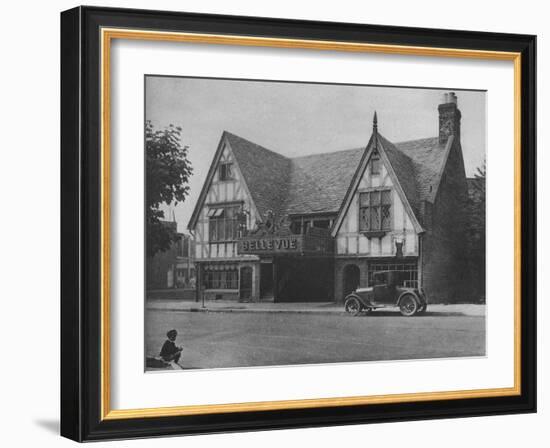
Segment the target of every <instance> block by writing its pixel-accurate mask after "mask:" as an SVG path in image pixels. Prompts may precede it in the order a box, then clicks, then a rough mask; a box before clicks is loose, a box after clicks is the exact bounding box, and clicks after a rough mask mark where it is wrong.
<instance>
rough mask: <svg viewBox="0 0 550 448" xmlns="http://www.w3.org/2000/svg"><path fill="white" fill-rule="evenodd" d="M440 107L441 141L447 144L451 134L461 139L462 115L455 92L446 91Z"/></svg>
mask: <svg viewBox="0 0 550 448" xmlns="http://www.w3.org/2000/svg"><path fill="white" fill-rule="evenodd" d="M438 109H439V143H442V144H445V143H447V140H449V137H450V136H451V135H454V136H455V140H456V139H458V141H460V117H461V113H460V110H459V109H458V106H457V98H456V95H455V93H454V92H449V93H445V94H444V95H443V97H442V104H440V105H439V106H438Z"/></svg>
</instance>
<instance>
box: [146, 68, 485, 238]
mask: <svg viewBox="0 0 550 448" xmlns="http://www.w3.org/2000/svg"><path fill="white" fill-rule="evenodd" d="M448 91H454V92H455V93H456V95H457V97H458V107H459V109H460V111H461V112H462V122H461V139H462V150H463V154H464V162H465V167H466V175H467V176H473V174H474V172H475V170H476V168H477V167H478V166H480V165H481V164H482V163H483V160H484V158H485V151H486V94H485V92H480V91H466V90H458V89H454V88H452V87H450V88H449V89H445V90H441V89H424V88H422V89H420V88H410V87H383V86H366V85H365V86H363V85H361V86H357V85H353V86H350V85H342V84H308V83H289V82H270V81H243V80H223V79H207V78H183V77H160V76H147V77H146V82H145V118H146V120H151V122H152V123H153V125H154V126H155V127H156V128H162V127H165V126H168V125H169V124H173V125H175V126H181V127H182V128H183V131H182V143H183V144H184V145H187V146H189V159H190V161H191V164H192V165H193V170H194V174H193V176H192V178H191V180H190V194H189V196H188V197H187V198H186V199H185V202H183V203H181V204H178V205H177V206H176V207H167V208H166V209H165V210H166V211H165V215H166V218H168V219H171V218H172V211H173V213H174V215H175V218H176V221H177V222H178V230H179V231H181V232H183V231H187V230H186V229H187V224H188V222H189V218H190V217H191V213H192V211H193V208H194V205H195V203H196V201H197V198H198V196H199V193H200V190H201V188H202V185H203V183H204V180H205V177H206V174H207V172H208V169H209V167H210V164H211V162H212V159H213V157H214V153H215V151H216V148H217V146H218V143H219V140H220V137H221V135H222V133H223V131H224V130H227V131H229V132H232V133H234V134H237V135H239V136H240V137H243V138H245V139H247V140H251V141H253V142H254V143H257V144H259V145H261V146H264V147H266V148H268V149H270V150H272V151H275V152H278V153H280V154H282V155H284V156H287V157H296V156H302V155H308V154H318V153H324V152H332V151H339V150H345V149H351V148H359V147H363V146H366V144H367V142H368V140H369V138H370V135H371V133H372V119H373V115H374V111H376V112H377V116H378V131H379V133H380V134H382V135H383V136H384V137H386V138H387V139H388V140H390V141H392V142H394V143H397V142H400V141H405V140H414V139H420V138H426V137H435V136H437V135H438V132H439V122H438V110H437V106H438V105H439V104H440V103H441V102H442V96H443V93H445V92H448Z"/></svg>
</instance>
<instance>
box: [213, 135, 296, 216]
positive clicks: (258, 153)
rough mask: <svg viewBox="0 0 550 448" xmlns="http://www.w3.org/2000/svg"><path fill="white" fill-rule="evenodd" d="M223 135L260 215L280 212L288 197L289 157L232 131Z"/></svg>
mask: <svg viewBox="0 0 550 448" xmlns="http://www.w3.org/2000/svg"><path fill="white" fill-rule="evenodd" d="M224 135H225V136H226V138H227V141H228V142H229V146H231V150H232V151H233V154H234V156H235V159H236V160H237V164H238V165H239V168H240V170H241V173H242V175H243V177H244V179H245V182H246V185H247V186H248V190H249V191H250V195H251V196H252V200H253V201H254V204H255V205H256V208H257V209H258V212H259V213H260V215H261V216H264V215H265V213H266V212H267V211H268V210H271V211H273V212H274V213H275V214H276V215H278V214H279V213H280V212H281V207H282V205H283V203H284V201H285V198H286V196H287V188H288V184H289V177H290V160H289V159H288V158H286V157H284V156H282V155H281V154H278V153H276V152H273V151H270V150H269V149H266V148H264V147H263V146H260V145H257V144H256V143H252V142H251V141H248V140H245V139H244V138H242V137H239V136H237V135H235V134H231V133H230V132H227V131H226V132H225V133H224Z"/></svg>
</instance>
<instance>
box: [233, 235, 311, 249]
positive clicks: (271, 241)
mask: <svg viewBox="0 0 550 448" xmlns="http://www.w3.org/2000/svg"><path fill="white" fill-rule="evenodd" d="M301 249H302V235H289V236H263V237H259V238H254V237H249V238H243V239H241V240H239V243H238V252H239V253H241V254H258V253H266V252H300V251H301Z"/></svg>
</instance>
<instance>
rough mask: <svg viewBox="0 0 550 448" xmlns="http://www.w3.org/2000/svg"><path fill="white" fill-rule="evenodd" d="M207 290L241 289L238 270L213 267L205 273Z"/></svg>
mask: <svg viewBox="0 0 550 448" xmlns="http://www.w3.org/2000/svg"><path fill="white" fill-rule="evenodd" d="M204 287H205V289H239V271H238V270H237V268H225V267H213V268H211V269H207V270H205V272H204Z"/></svg>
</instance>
